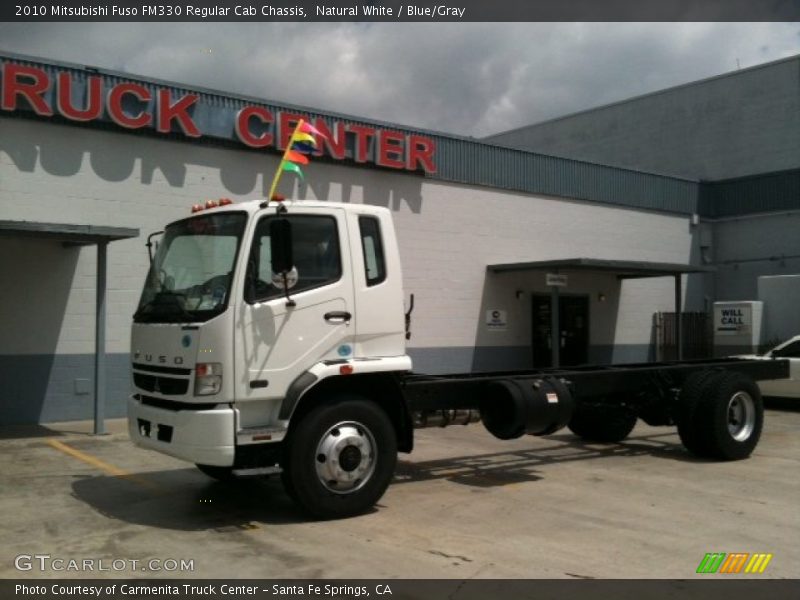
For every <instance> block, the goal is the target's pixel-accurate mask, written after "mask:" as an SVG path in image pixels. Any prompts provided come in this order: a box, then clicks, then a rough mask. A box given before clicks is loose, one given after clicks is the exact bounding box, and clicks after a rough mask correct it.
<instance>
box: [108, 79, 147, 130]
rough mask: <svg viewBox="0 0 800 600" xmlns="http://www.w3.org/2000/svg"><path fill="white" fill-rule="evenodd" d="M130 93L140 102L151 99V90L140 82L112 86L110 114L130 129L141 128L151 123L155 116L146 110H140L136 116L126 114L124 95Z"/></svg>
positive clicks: (109, 99)
mask: <svg viewBox="0 0 800 600" xmlns="http://www.w3.org/2000/svg"><path fill="white" fill-rule="evenodd" d="M125 94H130V95H131V96H133V97H134V98H136V99H137V100H139V101H140V102H149V101H150V92H149V91H148V90H147V88H146V87H144V86H142V85H139V84H138V83H120V84H118V85H115V86H114V87H113V88H111V91H109V92H108V102H107V104H108V116H110V117H111V120H112V121H114V123H116V124H117V125H120V126H121V127H127V128H128V129H139V128H140V127H144V126H145V125H149V124H150V122H151V121H152V120H153V118H152V117H151V116H150V114H149V113H147V112H146V111H144V110H143V111H142V112H140V113H139V114H138V115H136V116H129V115H126V114H125V112H124V111H123V110H122V97H123V96H124V95H125Z"/></svg>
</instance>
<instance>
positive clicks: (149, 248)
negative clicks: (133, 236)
mask: <svg viewBox="0 0 800 600" xmlns="http://www.w3.org/2000/svg"><path fill="white" fill-rule="evenodd" d="M162 233H164V231H163V230H162V231H154V232H153V233H151V234H150V235H148V236H147V243H146V244H145V246H147V256H149V257H150V264H151V265H152V264H153V238H154V237H155V236H157V235H161V234H162Z"/></svg>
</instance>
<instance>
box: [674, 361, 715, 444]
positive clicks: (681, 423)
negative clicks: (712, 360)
mask: <svg viewBox="0 0 800 600" xmlns="http://www.w3.org/2000/svg"><path fill="white" fill-rule="evenodd" d="M715 375H717V373H716V372H715V371H698V372H696V373H692V374H691V375H689V376H688V377H687V378H686V381H684V383H683V387H681V391H680V394H679V395H678V408H677V411H676V414H675V422H676V424H677V426H678V435H679V436H680V438H681V442H682V443H683V445H684V447H685V448H686V449H687V450H688V451H689V452H691V453H692V454H694V455H695V456H706V455H707V454H708V448H707V436H706V435H705V432H704V431H703V429H702V424H701V423H700V421H699V419H698V418H697V411H698V408H699V406H700V401H701V399H702V398H703V394H704V392H705V389H706V385H707V384H708V383H709V381H710V380H712V379H713V378H714V376H715Z"/></svg>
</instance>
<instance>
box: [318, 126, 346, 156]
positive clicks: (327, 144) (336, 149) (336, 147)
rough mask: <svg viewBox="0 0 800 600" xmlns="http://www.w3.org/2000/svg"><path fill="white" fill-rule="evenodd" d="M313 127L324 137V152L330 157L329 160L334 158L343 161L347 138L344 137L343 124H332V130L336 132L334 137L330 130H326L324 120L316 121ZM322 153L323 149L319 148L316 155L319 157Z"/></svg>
mask: <svg viewBox="0 0 800 600" xmlns="http://www.w3.org/2000/svg"><path fill="white" fill-rule="evenodd" d="M314 127H316V128H317V130H318V131H319V132H320V133H321V134H322V135H324V136H325V139H324V141H323V145H324V148H325V151H326V152H327V153H328V154H329V155H330V156H331V158H335V159H336V160H344V158H345V154H346V151H347V137H346V135H345V129H344V123H341V122H339V121H336V123H335V124H334V129H335V130H336V134H335V135H334V134H333V133H331V130H330V129H329V128H328V124H327V123H326V122H325V120H324V119H317V120H316V121H314ZM322 153H323V148H322V146H320V149H319V150H318V151H317V152H316V154H317V155H320V154H322Z"/></svg>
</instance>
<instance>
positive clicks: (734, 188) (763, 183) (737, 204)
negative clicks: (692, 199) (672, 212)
mask: <svg viewBox="0 0 800 600" xmlns="http://www.w3.org/2000/svg"><path fill="white" fill-rule="evenodd" d="M699 209H700V214H702V215H704V216H708V217H732V216H736V215H746V214H754V213H762V212H775V211H781V210H798V209H800V169H794V170H791V171H781V172H778V173H766V174H762V175H752V176H750V177H739V178H736V179H727V180H725V181H714V182H708V183H703V184H701V190H700V203H699Z"/></svg>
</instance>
